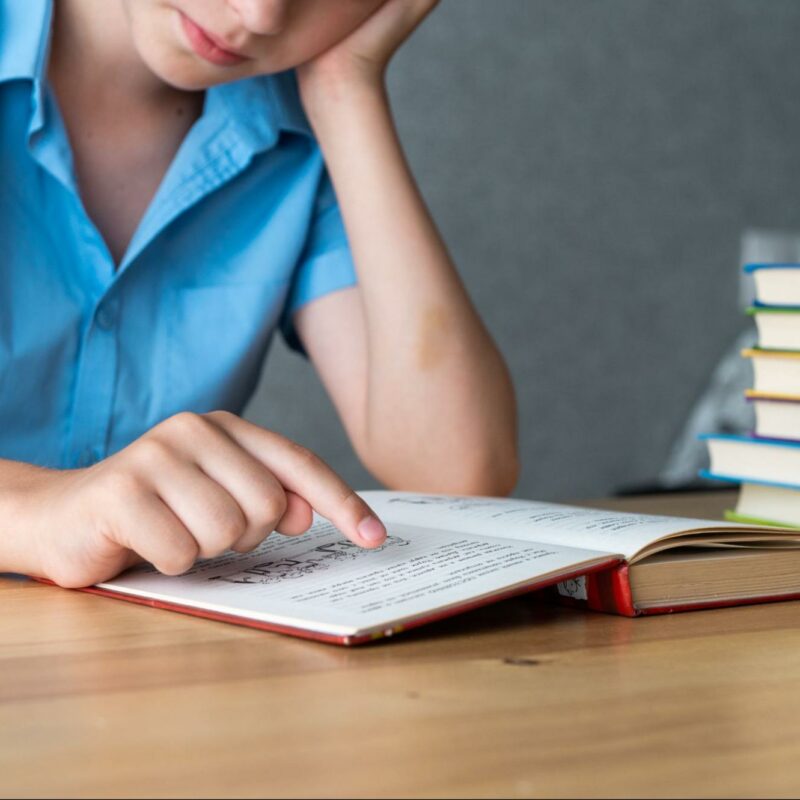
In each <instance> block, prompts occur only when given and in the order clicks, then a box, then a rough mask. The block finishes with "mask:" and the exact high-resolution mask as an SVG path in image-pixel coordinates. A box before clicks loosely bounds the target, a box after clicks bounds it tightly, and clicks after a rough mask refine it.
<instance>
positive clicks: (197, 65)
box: [140, 51, 244, 92]
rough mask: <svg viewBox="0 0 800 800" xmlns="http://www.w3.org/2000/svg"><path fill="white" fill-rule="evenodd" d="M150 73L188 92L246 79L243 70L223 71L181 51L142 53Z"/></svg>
mask: <svg viewBox="0 0 800 800" xmlns="http://www.w3.org/2000/svg"><path fill="white" fill-rule="evenodd" d="M140 55H141V56H142V57H143V59H144V61H145V63H146V64H147V66H148V67H149V69H150V71H151V72H152V73H153V74H154V75H156V77H158V78H159V79H160V80H162V81H164V83H167V84H169V85H170V86H173V87H175V88H176V89H183V90H185V91H187V92H196V91H202V90H203V89H209V88H211V87H212V86H216V85H217V84H220V83H227V82H228V81H234V80H237V79H239V78H241V77H244V75H243V74H242V70H237V69H223V68H219V67H215V66H214V65H213V64H205V63H203V62H202V61H201V60H200V59H198V58H197V57H196V56H194V55H193V54H190V53H183V52H181V51H173V52H169V53H140Z"/></svg>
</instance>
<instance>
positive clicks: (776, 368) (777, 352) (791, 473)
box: [703, 264, 800, 527]
mask: <svg viewBox="0 0 800 800" xmlns="http://www.w3.org/2000/svg"><path fill="white" fill-rule="evenodd" d="M745 271H746V272H749V273H751V274H752V275H753V278H754V283H755V295H756V299H755V304H754V305H753V306H752V307H751V308H750V309H748V314H749V315H750V316H752V317H753V319H754V320H755V323H756V327H757V329H758V343H757V346H756V347H754V348H751V349H748V350H744V351H742V355H743V356H744V357H745V358H748V359H750V361H751V362H752V364H753V375H754V382H753V388H752V389H748V390H747V391H746V392H745V396H746V399H747V401H748V402H750V403H752V404H753V407H754V410H755V428H754V430H753V431H752V433H751V434H750V435H747V436H726V435H708V436H704V437H703V438H704V439H705V440H706V443H707V445H708V449H709V455H710V459H711V466H710V469H709V470H707V471H705V472H703V475H704V476H705V477H707V478H713V479H715V480H723V481H734V482H736V483H739V484H741V487H740V490H739V499H738V502H737V504H736V508H735V510H731V511H729V512H728V513H727V517H728V519H730V520H732V521H736V522H747V523H751V524H760V525H781V526H784V527H786V526H790V527H800V264H749V265H748V266H746V267H745Z"/></svg>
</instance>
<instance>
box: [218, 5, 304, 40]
mask: <svg viewBox="0 0 800 800" xmlns="http://www.w3.org/2000/svg"><path fill="white" fill-rule="evenodd" d="M289 2H290V0H230V4H231V5H232V6H233V7H234V8H235V9H236V11H237V13H238V14H239V17H240V18H241V20H242V22H243V23H244V25H245V27H246V28H247V29H248V30H249V31H252V32H253V33H260V34H267V35H275V34H277V33H280V32H281V31H282V30H283V28H284V25H285V24H286V17H287V15H288V11H289Z"/></svg>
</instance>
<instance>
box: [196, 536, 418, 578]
mask: <svg viewBox="0 0 800 800" xmlns="http://www.w3.org/2000/svg"><path fill="white" fill-rule="evenodd" d="M408 543H409V542H408V540H407V539H403V538H401V537H400V536H388V537H387V538H386V541H385V542H384V543H383V545H381V546H380V547H377V548H374V549H372V550H365V549H364V548H362V547H359V546H358V545H357V544H354V543H353V542H348V541H336V542H328V543H327V544H321V545H317V546H316V547H312V548H309V549H308V550H306V551H304V552H302V553H298V554H297V555H294V556H292V557H291V558H278V559H274V560H270V561H260V562H258V563H257V564H253V565H252V566H249V567H247V569H243V570H239V571H236V572H230V573H227V574H225V575H213V576H211V577H209V578H206V580H208V581H224V582H225V583H238V584H243V583H244V584H258V585H262V586H263V585H267V584H270V583H278V582H280V581H287V580H292V579H294V578H302V577H304V576H306V575H311V574H312V573H318V572H323V571H324V570H326V569H330V567H331V566H332V565H333V564H335V563H338V562H342V561H357V560H359V559H361V558H363V557H364V556H365V555H368V554H369V553H378V552H381V551H385V550H389V549H391V548H394V547H404V546H405V545H407V544H408Z"/></svg>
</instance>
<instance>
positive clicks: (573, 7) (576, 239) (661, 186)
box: [248, 0, 800, 499]
mask: <svg viewBox="0 0 800 800" xmlns="http://www.w3.org/2000/svg"><path fill="white" fill-rule="evenodd" d="M798 41H800V3H796V2H794V0H450V2H445V3H444V4H443V5H442V6H440V8H439V9H437V11H436V12H435V13H434V15H433V16H432V17H431V18H430V20H429V21H428V22H427V23H426V24H425V25H424V26H423V27H422V28H421V29H420V30H419V32H418V33H417V34H416V36H415V37H414V38H413V39H412V41H410V42H409V43H408V44H407V46H406V47H405V48H404V49H403V50H402V51H401V52H400V53H399V54H398V56H397V58H396V61H395V63H394V65H393V68H392V73H391V75H390V86H391V90H392V95H393V100H394V107H395V110H396V115H397V118H398V123H399V127H400V131H401V135H402V138H403V141H404V143H405V145H406V148H407V152H408V155H409V158H410V160H411V162H412V164H413V166H414V169H415V172H416V175H417V177H418V180H419V183H420V185H421V187H422V190H423V192H424V194H425V196H426V198H427V199H428V202H429V204H430V206H431V208H432V211H433V213H434V215H435V217H436V219H437V221H438V223H439V225H440V227H441V229H442V232H443V234H444V236H445V238H446V240H447V241H448V243H449V245H450V248H451V251H452V253H453V255H454V257H455V260H456V263H457V264H458V265H459V268H460V271H461V274H462V276H463V278H464V280H465V282H466V284H467V286H468V288H469V290H470V292H471V294H472V296H473V298H474V299H475V301H476V303H477V305H478V307H479V309H480V311H481V313H482V314H483V316H484V318H485V320H486V321H487V324H488V325H489V327H490V329H491V331H492V332H493V334H494V335H495V337H496V339H497V341H498V343H499V345H500V347H501V348H502V350H503V352H504V353H505V354H506V357H507V359H508V362H509V364H510V367H511V370H512V373H513V375H514V379H515V382H516V386H517V392H518V398H519V406H520V424H521V444H522V456H523V474H522V478H521V480H520V483H519V486H518V488H517V491H516V492H515V494H517V495H519V496H529V497H538V498H543V499H546V498H566V497H581V496H583V497H589V496H597V495H602V494H606V493H609V492H611V491H614V490H615V489H617V488H618V487H620V486H624V485H629V484H632V483H638V482H641V481H646V480H648V479H649V478H651V477H652V476H653V475H655V474H656V472H657V471H658V469H659V467H660V466H661V464H662V463H663V461H664V459H665V457H666V454H667V451H668V449H669V445H670V443H671V442H672V441H673V439H674V437H675V436H676V435H677V433H678V431H679V429H680V427H681V425H682V423H683V420H684V418H685V416H686V414H687V413H688V411H689V409H690V407H691V406H692V403H693V402H694V400H695V398H696V397H697V395H698V393H699V392H700V391H701V390H702V388H703V386H704V385H705V382H706V380H707V377H708V375H709V372H710V371H711V369H712V368H713V366H714V364H715V363H716V361H717V359H718V358H719V356H720V355H721V354H722V352H723V351H724V350H725V348H726V346H727V345H728V344H730V342H731V340H732V339H733V338H734V336H735V335H736V333H737V332H738V331H739V330H741V328H742V327H743V325H744V322H743V321H742V318H741V315H740V311H739V307H738V274H737V270H738V261H739V242H740V236H741V234H742V232H743V230H744V229H745V228H748V227H766V228H789V229H791V228H796V227H798V223H797V209H798V201H799V200H800V184H799V183H798V176H800V64H799V63H798ZM248 416H249V417H250V418H251V419H254V420H256V421H257V422H260V423H261V424H264V425H267V426H270V427H273V428H275V429H276V430H280V431H282V432H284V433H285V434H287V435H289V436H292V437H293V438H295V439H297V440H299V441H301V442H303V443H304V444H306V445H308V446H310V447H312V448H313V449H315V450H316V451H317V452H318V453H320V454H321V455H322V456H323V457H324V458H326V459H327V460H328V461H329V462H330V463H331V464H332V465H334V466H335V467H336V468H337V469H338V470H339V471H340V472H341V474H343V475H344V476H345V477H346V478H347V479H348V480H350V481H351V482H352V483H353V484H354V485H356V486H357V487H359V488H368V487H372V486H375V485H376V484H375V483H374V481H373V480H372V479H371V478H370V477H369V476H368V475H367V473H366V472H365V471H364V470H363V469H362V468H361V467H360V465H359V464H358V463H357V462H356V460H355V458H354V456H353V454H352V451H351V449H350V447H349V445H348V443H347V440H346V438H345V437H344V435H343V433H342V431H341V427H340V425H339V423H338V421H337V418H336V416H335V413H334V412H333V410H332V407H331V405H330V403H329V401H328V400H327V398H326V397H325V395H324V393H323V391H322V389H321V388H320V385H319V383H318V381H317V379H316V377H315V375H314V373H313V370H312V369H311V367H310V366H309V365H308V364H307V363H305V362H304V361H303V360H302V359H300V358H299V357H297V356H295V355H294V354H290V353H289V352H288V351H286V350H285V348H284V346H283V344H282V342H276V344H275V346H274V348H273V351H272V353H271V356H270V359H269V361H268V364H267V368H266V370H265V373H264V376H263V380H262V383H261V386H260V388H259V391H258V394H257V396H256V397H255V398H254V400H253V402H252V404H251V407H250V409H249V412H248Z"/></svg>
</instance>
